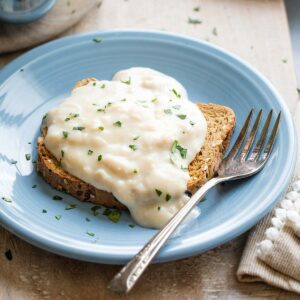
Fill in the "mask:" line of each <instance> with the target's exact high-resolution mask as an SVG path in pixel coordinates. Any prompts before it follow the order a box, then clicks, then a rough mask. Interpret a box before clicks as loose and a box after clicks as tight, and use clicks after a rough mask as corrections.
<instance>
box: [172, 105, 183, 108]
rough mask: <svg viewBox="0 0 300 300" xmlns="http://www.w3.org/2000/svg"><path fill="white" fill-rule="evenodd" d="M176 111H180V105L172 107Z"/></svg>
mask: <svg viewBox="0 0 300 300" xmlns="http://www.w3.org/2000/svg"><path fill="white" fill-rule="evenodd" d="M172 107H173V108H174V109H180V107H181V106H180V105H174V106H172Z"/></svg>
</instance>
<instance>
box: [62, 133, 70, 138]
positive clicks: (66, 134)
mask: <svg viewBox="0 0 300 300" xmlns="http://www.w3.org/2000/svg"><path fill="white" fill-rule="evenodd" d="M62 134H63V137H64V138H65V139H66V138H67V137H68V135H69V132H68V131H63V132H62Z"/></svg>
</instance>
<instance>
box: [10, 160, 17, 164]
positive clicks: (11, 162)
mask: <svg viewBox="0 0 300 300" xmlns="http://www.w3.org/2000/svg"><path fill="white" fill-rule="evenodd" d="M16 163H18V161H17V160H11V161H10V164H11V165H15V164H16Z"/></svg>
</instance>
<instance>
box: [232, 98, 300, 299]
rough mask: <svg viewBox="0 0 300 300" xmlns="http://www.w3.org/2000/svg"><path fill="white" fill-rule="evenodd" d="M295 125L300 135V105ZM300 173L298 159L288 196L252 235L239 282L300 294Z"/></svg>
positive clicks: (243, 259)
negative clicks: (264, 285) (274, 287)
mask: <svg viewBox="0 0 300 300" xmlns="http://www.w3.org/2000/svg"><path fill="white" fill-rule="evenodd" d="M294 122H295V125H296V128H297V130H298V132H300V103H299V102H298V104H297V108H296V110H295V115H294ZM298 148H299V140H298ZM299 149H300V148H299ZM298 156H299V155H298ZM299 170H300V167H299V159H298V163H297V167H296V175H295V178H294V180H293V182H292V184H291V185H290V187H289V190H288V193H287V194H286V195H285V196H284V198H283V200H281V202H280V203H279V204H278V205H277V207H276V208H275V209H274V210H273V211H272V212H271V213H270V214H269V215H267V216H266V217H265V218H264V219H263V220H262V221H261V222H260V223H258V225H256V227H255V228H254V229H253V230H252V231H251V233H250V235H249V238H248V241H247V244H246V247H245V250H244V253H243V256H242V259H241V262H240V265H239V268H238V270H237V278H238V280H239V281H241V282H254V281H264V282H266V283H268V284H270V285H273V286H276V287H279V288H283V289H286V290H288V291H292V292H296V293H299V294H300V172H299Z"/></svg>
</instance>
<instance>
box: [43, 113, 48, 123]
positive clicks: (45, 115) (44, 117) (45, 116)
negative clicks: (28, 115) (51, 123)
mask: <svg viewBox="0 0 300 300" xmlns="http://www.w3.org/2000/svg"><path fill="white" fill-rule="evenodd" d="M47 117H48V113H46V114H44V115H43V121H44V120H45V119H46V118H47Z"/></svg>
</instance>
